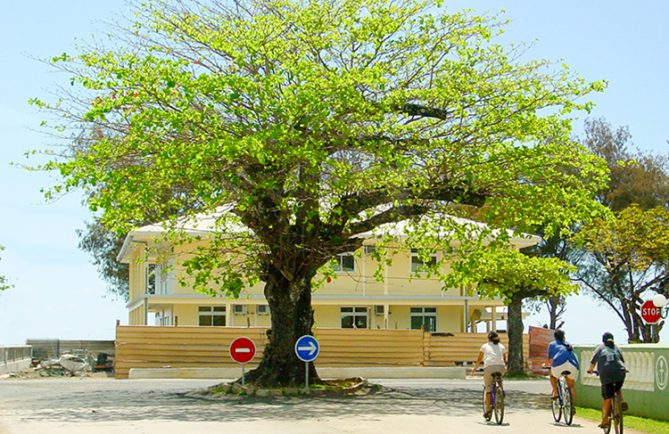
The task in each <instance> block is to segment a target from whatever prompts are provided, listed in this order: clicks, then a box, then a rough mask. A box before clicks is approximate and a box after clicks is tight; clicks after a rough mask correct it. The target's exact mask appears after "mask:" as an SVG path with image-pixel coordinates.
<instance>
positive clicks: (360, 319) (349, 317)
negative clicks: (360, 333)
mask: <svg viewBox="0 0 669 434" xmlns="http://www.w3.org/2000/svg"><path fill="white" fill-rule="evenodd" d="M368 316H369V314H368V311H367V308H366V307H342V308H341V328H343V329H366V328H367V324H368V321H367V318H368Z"/></svg>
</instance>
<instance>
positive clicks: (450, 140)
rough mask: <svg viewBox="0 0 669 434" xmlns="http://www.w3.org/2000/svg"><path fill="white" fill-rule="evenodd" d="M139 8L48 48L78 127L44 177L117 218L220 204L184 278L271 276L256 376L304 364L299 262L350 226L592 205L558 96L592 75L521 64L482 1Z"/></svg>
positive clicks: (345, 246) (288, 378) (208, 287)
mask: <svg viewBox="0 0 669 434" xmlns="http://www.w3.org/2000/svg"><path fill="white" fill-rule="evenodd" d="M136 12H137V15H136V17H137V21H136V22H135V23H134V24H133V25H132V26H131V27H130V30H129V32H128V33H125V34H123V35H122V36H119V37H118V41H117V42H118V43H117V44H115V45H113V46H112V47H111V48H106V47H100V46H96V47H89V48H85V47H84V48H82V49H81V51H80V53H79V54H77V55H68V54H63V55H61V56H58V57H57V58H55V59H53V63H54V64H55V65H56V67H58V68H60V69H62V70H64V71H68V72H69V73H70V74H71V77H72V78H71V84H72V86H73V87H72V88H71V89H69V90H66V93H65V95H63V97H62V100H61V102H60V104H58V103H54V104H49V103H47V102H44V101H41V100H35V101H34V102H35V103H36V104H38V105H40V106H42V107H44V108H46V109H52V110H54V111H56V112H57V113H58V114H61V115H62V116H63V118H64V119H65V125H64V127H65V130H66V131H70V132H71V133H72V135H71V136H68V137H67V138H68V139H69V142H68V143H66V144H65V148H63V149H62V150H61V151H60V152H59V153H58V155H56V156H54V158H53V159H52V160H51V162H50V163H48V164H47V165H46V166H45V167H44V168H45V169H50V170H57V171H59V173H60V175H61V176H62V179H63V182H62V183H61V184H60V185H58V186H56V188H55V190H53V191H52V193H51V194H57V193H59V192H61V191H63V190H68V189H74V188H81V189H83V190H84V192H85V193H86V195H87V203H88V206H89V207H90V208H91V209H92V210H93V211H95V212H97V216H98V217H99V221H100V222H101V223H102V224H104V225H105V226H106V227H108V228H113V229H114V230H116V231H117V232H118V233H123V232H125V231H128V230H129V229H131V228H132V222H137V221H142V220H143V219H144V218H145V217H146V216H147V215H149V214H150V213H156V212H158V214H160V215H164V214H167V215H171V214H173V215H172V217H173V218H172V219H171V220H170V221H171V222H172V224H167V226H168V227H169V228H171V231H170V234H169V236H170V237H172V238H173V239H177V238H178V237H179V235H180V233H179V230H178V228H179V224H178V223H179V222H182V221H183V220H179V219H178V218H177V217H179V216H182V217H183V216H188V215H193V214H195V213H198V212H209V213H211V212H214V211H215V210H218V212H217V213H216V214H215V215H216V216H217V217H218V229H219V230H218V231H217V233H216V235H214V236H213V237H212V238H211V239H210V243H209V245H208V247H203V248H201V249H200V250H199V251H197V252H195V253H196V255H195V257H194V258H193V259H192V260H190V261H189V263H188V269H189V270H190V272H191V273H192V274H193V277H192V279H191V280H190V281H188V282H186V283H188V284H191V285H193V286H194V287H195V288H196V289H198V290H201V291H204V292H208V293H224V294H227V295H236V294H239V291H240V290H241V289H242V288H244V287H248V286H249V285H251V284H254V283H255V282H257V280H258V279H260V280H262V281H263V282H264V284H265V287H264V294H265V297H266V298H267V302H268V303H269V306H270V311H271V327H272V333H271V338H270V342H269V344H268V346H267V347H266V349H265V352H264V354H263V358H262V360H261V362H260V365H259V367H258V368H257V369H256V370H254V371H253V372H251V373H249V380H250V381H255V382H257V383H258V384H295V383H301V382H302V381H303V376H304V369H303V367H302V364H301V363H300V362H299V361H298V359H297V358H296V356H295V355H294V353H293V346H294V342H295V340H296V338H297V337H299V336H301V335H304V334H309V333H311V331H312V325H313V312H312V308H311V294H312V289H313V288H312V279H313V278H314V276H316V275H317V273H318V270H319V269H320V268H321V267H323V266H324V265H326V264H327V263H328V261H329V259H330V258H332V257H333V256H334V255H337V254H340V253H344V252H350V251H354V250H356V249H358V248H359V247H360V246H361V245H362V242H363V239H364V238H363V237H362V236H360V234H362V233H366V232H369V231H374V230H376V229H378V228H379V227H381V226H382V225H384V224H388V225H392V224H395V223H397V222H400V221H403V220H416V225H415V226H414V228H415V229H412V230H413V231H414V232H413V233H412V236H413V237H414V238H418V241H420V239H421V238H423V241H424V242H423V243H420V244H422V246H424V247H425V246H429V244H430V242H431V241H432V240H433V239H434V238H435V237H436V238H441V239H440V240H439V242H440V243H443V241H444V240H443V238H445V237H453V236H454V234H456V233H458V226H457V225H456V224H454V223H453V220H452V219H449V218H442V217H443V216H444V215H445V214H446V213H450V212H452V211H453V209H454V208H453V205H458V207H467V206H469V207H475V208H476V207H482V206H484V205H485V211H486V212H485V213H484V214H485V218H486V220H487V221H489V222H491V223H494V224H498V225H503V226H506V227H513V228H516V229H518V230H523V229H527V228H528V227H532V226H535V225H538V224H542V223H545V224H546V225H547V227H549V228H555V227H558V226H561V227H568V226H569V225H570V224H572V223H573V222H575V221H580V220H581V219H582V218H583V216H584V215H590V213H591V212H592V211H593V209H594V208H595V205H594V202H593V201H592V200H591V197H592V195H593V192H594V191H596V190H598V189H600V188H601V186H602V183H603V180H604V178H605V173H606V170H605V167H604V166H603V164H601V162H600V160H599V159H598V158H596V157H594V156H592V155H591V154H589V153H587V152H586V151H585V149H584V148H582V147H581V146H579V145H577V144H575V143H573V142H571V141H570V140H569V131H570V121H569V117H568V114H569V113H570V112H572V111H574V110H579V109H588V108H589V104H588V103H587V102H583V101H584V100H583V97H584V95H586V94H587V93H589V92H590V91H592V90H593V89H594V90H597V89H600V88H601V83H586V82H584V81H583V80H581V79H579V78H576V77H574V76H573V74H572V73H571V72H570V71H568V70H567V69H565V68H563V67H556V66H553V65H552V64H551V63H550V62H547V61H530V62H521V61H520V60H519V59H520V57H521V55H522V54H523V53H524V52H525V50H524V48H523V47H519V48H518V49H516V48H513V47H512V48H509V49H507V48H504V47H502V46H500V45H498V44H495V43H494V37H495V36H497V35H498V34H499V33H500V31H501V28H502V26H503V23H502V22H501V21H500V20H498V19H496V18H494V17H481V16H475V15H471V14H469V13H452V14H446V13H444V12H442V8H441V5H440V3H439V2H431V1H427V2H422V1H411V0H410V1H393V0H375V1H365V0H355V1H353V0H346V1H312V2H303V1H296V0H258V1H248V2H244V1H240V2H224V1H220V2H219V1H212V2H207V3H206V4H202V3H200V2H197V1H192V2H191V1H186V0H184V1H178V0H174V1H167V0H165V1H163V0H157V1H154V2H147V3H145V4H142V6H141V7H140V8H139V9H138V10H137V11H136ZM117 34H119V35H120V33H117ZM79 88H83V91H78V90H77V89H79ZM56 128H59V127H56ZM169 210H179V212H178V213H176V212H175V213H170V212H169ZM177 214H178V215H177ZM423 216H428V217H429V218H421V217H423ZM406 227H407V228H410V227H412V226H411V225H409V226H406ZM448 227H450V228H451V229H452V230H447V228H448ZM496 233H505V232H491V234H493V235H494V234H496ZM423 235H424V236H423ZM242 252H243V253H244V254H240V253H242ZM312 375H315V371H314V370H313V367H312Z"/></svg>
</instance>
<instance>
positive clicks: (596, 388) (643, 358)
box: [575, 344, 669, 421]
mask: <svg viewBox="0 0 669 434" xmlns="http://www.w3.org/2000/svg"><path fill="white" fill-rule="evenodd" d="M594 349H595V346H577V347H576V349H575V351H576V352H577V355H578V358H579V361H580V362H581V372H580V374H579V379H578V381H577V383H576V392H577V398H576V403H577V405H580V406H584V407H591V408H601V405H602V396H601V383H600V381H599V378H598V377H596V376H594V375H589V374H587V373H586V370H587V369H588V367H589V366H590V359H591V358H592V354H593V353H594ZM620 350H621V352H622V353H623V357H624V358H625V366H626V367H627V369H628V370H629V373H628V374H627V378H626V379H625V384H624V385H623V396H624V397H625V401H627V402H628V403H629V411H628V413H629V414H632V415H635V416H643V417H649V418H652V419H657V420H667V421H669V411H667V409H669V384H668V383H669V346H668V345H660V344H635V345H620Z"/></svg>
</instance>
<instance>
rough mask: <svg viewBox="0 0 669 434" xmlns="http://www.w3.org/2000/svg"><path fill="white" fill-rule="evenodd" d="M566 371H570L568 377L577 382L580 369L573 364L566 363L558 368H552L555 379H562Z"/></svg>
mask: <svg viewBox="0 0 669 434" xmlns="http://www.w3.org/2000/svg"><path fill="white" fill-rule="evenodd" d="M564 371H569V374H567V377H569V378H570V379H572V380H574V381H576V378H577V377H578V368H577V367H576V366H574V365H573V364H572V363H571V362H564V363H563V364H561V365H558V366H551V375H552V376H553V377H555V378H560V377H561V376H562V373H563V372H564Z"/></svg>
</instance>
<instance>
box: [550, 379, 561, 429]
mask: <svg viewBox="0 0 669 434" xmlns="http://www.w3.org/2000/svg"><path fill="white" fill-rule="evenodd" d="M559 390H560V389H559V385H558V398H557V399H552V398H551V410H553V419H554V420H555V422H560V419H561V418H562V403H561V401H562V399H560V395H559Z"/></svg>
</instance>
